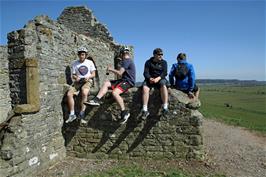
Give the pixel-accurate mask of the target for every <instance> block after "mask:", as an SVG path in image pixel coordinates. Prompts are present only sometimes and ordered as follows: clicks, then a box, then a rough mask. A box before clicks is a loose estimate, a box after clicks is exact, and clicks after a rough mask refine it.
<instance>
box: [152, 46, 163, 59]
mask: <svg viewBox="0 0 266 177" xmlns="http://www.w3.org/2000/svg"><path fill="white" fill-rule="evenodd" d="M153 56H154V58H155V59H157V60H161V59H162V58H163V50H162V49H160V48H156V49H154V50H153Z"/></svg>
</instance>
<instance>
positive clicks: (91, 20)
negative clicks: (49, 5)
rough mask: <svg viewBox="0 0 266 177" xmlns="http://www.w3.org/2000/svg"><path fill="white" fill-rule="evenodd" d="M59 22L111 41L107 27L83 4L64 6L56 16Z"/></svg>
mask: <svg viewBox="0 0 266 177" xmlns="http://www.w3.org/2000/svg"><path fill="white" fill-rule="evenodd" d="M58 22H59V23H60V24H63V25H65V26H66V27H68V28H69V29H71V30H73V31H75V32H77V33H79V34H84V35H86V36H88V37H97V38H100V39H102V40H105V41H110V42H111V41H113V37H112V36H111V34H110V33H109V31H108V29H107V27H106V26H105V25H103V24H102V23H99V22H98V20H97V19H96V18H95V17H94V15H93V14H92V11H91V10H90V9H88V8H87V7H84V6H79V7H68V8H65V9H64V11H63V12H62V14H61V15H60V17H59V18H58Z"/></svg>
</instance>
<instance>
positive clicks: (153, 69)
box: [142, 48, 168, 119]
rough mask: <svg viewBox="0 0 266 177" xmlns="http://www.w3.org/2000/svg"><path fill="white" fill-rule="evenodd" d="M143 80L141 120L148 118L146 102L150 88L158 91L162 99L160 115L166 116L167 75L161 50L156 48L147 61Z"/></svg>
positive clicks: (165, 63)
mask: <svg viewBox="0 0 266 177" xmlns="http://www.w3.org/2000/svg"><path fill="white" fill-rule="evenodd" d="M143 75H144V78H145V81H144V82H143V95H142V101H143V108H142V119H146V118H147V117H148V116H149V114H150V113H149V111H148V102H149V92H150V89H151V88H158V89H160V94H161V99H162V103H163V104H162V107H163V110H162V113H163V114H164V115H166V114H167V113H168V90H167V87H166V86H167V84H168V81H167V80H166V78H165V77H166V75H167V62H166V60H164V59H163V50H162V49H160V48H156V49H154V50H153V57H151V58H150V59H148V60H147V61H146V63H145V67H144V73H143Z"/></svg>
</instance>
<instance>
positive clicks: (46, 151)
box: [0, 7, 202, 177]
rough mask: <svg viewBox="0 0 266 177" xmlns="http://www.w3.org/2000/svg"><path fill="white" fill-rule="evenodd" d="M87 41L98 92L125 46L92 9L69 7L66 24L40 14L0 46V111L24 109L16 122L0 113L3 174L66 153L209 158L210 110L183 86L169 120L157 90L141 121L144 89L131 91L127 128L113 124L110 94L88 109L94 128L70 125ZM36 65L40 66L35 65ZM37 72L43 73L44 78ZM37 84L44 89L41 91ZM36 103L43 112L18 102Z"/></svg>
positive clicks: (32, 170) (24, 172) (19, 172)
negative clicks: (69, 102) (76, 69)
mask: <svg viewBox="0 0 266 177" xmlns="http://www.w3.org/2000/svg"><path fill="white" fill-rule="evenodd" d="M77 17H84V18H81V20H82V22H84V23H81V22H79V21H77V22H76V21H75V20H73V19H76V18H77ZM85 22H86V23H85ZM87 22H88V23H87ZM74 23H77V24H75V25H73V24H74ZM69 24H72V26H73V27H75V28H71V26H69ZM79 24H84V25H80V26H79ZM80 46H85V47H87V48H88V50H89V52H88V53H89V55H90V56H92V57H93V58H94V60H95V63H96V66H97V77H96V79H95V80H94V87H93V88H92V89H91V91H92V93H96V92H97V91H98V89H99V87H100V86H101V85H102V83H103V82H104V81H105V80H106V79H112V78H114V75H112V74H111V75H109V76H106V75H105V71H106V66H107V64H112V65H117V64H118V62H117V55H118V53H119V49H120V47H121V46H120V45H118V44H116V43H114V42H113V39H112V38H111V37H110V34H109V32H108V30H107V28H106V27H104V26H103V25H101V24H100V23H98V22H97V20H96V19H95V17H93V15H92V13H91V11H90V10H88V9H87V8H86V7H71V8H66V9H65V11H64V12H63V13H62V14H61V16H60V17H59V19H58V22H57V21H53V20H51V19H50V18H49V17H47V16H37V17H36V18H35V19H33V20H31V21H29V22H28V24H26V25H25V27H24V28H23V29H20V30H17V31H13V32H11V33H9V34H8V49H7V48H6V47H1V48H0V49H1V60H0V65H1V70H0V71H1V72H0V76H1V77H0V81H1V82H0V94H1V98H3V99H0V108H1V111H0V112H1V116H2V112H3V115H6V114H7V112H8V111H9V110H10V108H11V107H12V108H13V111H11V113H12V112H13V113H14V112H16V114H14V115H13V116H9V118H10V119H8V120H6V117H3V118H1V117H0V121H1V119H2V120H3V121H5V123H4V124H0V176H15V177H24V176H35V174H36V173H37V172H39V171H40V170H45V169H46V168H48V167H49V166H50V165H52V164H54V163H56V162H58V161H60V160H61V159H63V158H64V157H65V156H66V155H73V156H78V157H86V158H118V159H123V158H124V159H125V158H141V157H144V158H200V157H201V156H202V136H201V131H202V130H201V118H202V115H201V114H200V113H199V112H198V111H197V110H196V108H198V106H199V105H198V104H197V103H193V104H192V103H189V101H188V100H187V97H186V96H185V95H184V94H182V93H181V92H180V93H179V92H177V91H171V93H172V94H171V95H172V96H171V97H170V115H169V116H167V118H163V117H162V116H160V115H159V109H160V105H161V103H160V99H159V98H160V97H159V95H158V92H156V91H155V92H154V93H153V94H152V95H151V98H150V105H149V109H150V110H151V116H150V119H148V120H146V122H145V121H139V120H138V119H139V112H140V109H141V99H140V98H141V95H140V94H141V93H140V91H139V90H136V89H131V92H129V93H128V94H124V95H123V97H124V98H125V102H126V104H127V107H129V108H130V111H131V118H130V120H129V121H128V123H127V124H126V125H122V126H121V125H119V124H118V123H117V122H115V121H112V119H115V118H118V117H119V115H120V111H119V109H118V105H117V104H116V103H115V102H114V100H113V99H112V98H110V97H108V96H107V97H106V99H105V100H104V101H105V103H104V104H103V105H102V106H101V107H99V108H92V107H88V108H87V110H86V113H87V116H86V120H88V124H87V125H85V126H84V125H80V124H79V121H78V120H77V121H74V122H73V123H70V124H65V123H64V120H65V119H66V117H67V114H68V110H67V109H66V102H65V93H66V89H67V87H68V84H71V82H72V81H71V79H70V65H71V63H72V62H73V61H74V60H75V59H77V55H76V53H77V48H78V47H80ZM131 48H132V47H131ZM132 50H133V48H132ZM2 51H3V52H2ZM6 51H8V55H7V54H6ZM29 59H34V63H31V62H29ZM7 63H8V64H7ZM31 64H34V66H33V65H31ZM29 65H30V67H33V68H31V69H34V71H29V70H28V69H27V67H29ZM7 66H8V67H7ZM35 66H38V67H37V68H34V67H35ZM116 67H117V66H116ZM139 69H140V68H139ZM141 69H142V68H141ZM32 73H38V76H39V78H38V79H39V82H38V79H36V78H32V77H31V76H32V75H31V74H32ZM31 78H32V80H31ZM31 81H34V82H33V83H34V84H30V82H31ZM34 88H36V90H34ZM37 88H38V91H39V93H38V92H34V91H37ZM32 89H33V90H34V91H32ZM6 90H7V91H6ZM33 92H34V94H31V93H33ZM3 93H4V94H3ZM6 93H7V94H6ZM9 93H10V94H9ZM36 93H38V94H36ZM3 95H4V96H3ZM9 95H10V96H9ZM34 98H36V99H34ZM38 99H39V100H38ZM35 104H38V109H34V111H32V110H33V108H32V107H31V108H27V109H26V110H28V109H29V110H30V111H25V109H24V108H25V106H24V108H23V109H19V111H16V108H18V107H20V106H18V105H35ZM22 107H23V106H22ZM23 110H24V111H23ZM77 111H78V110H77ZM10 115H12V114H10ZM0 123H1V122H0Z"/></svg>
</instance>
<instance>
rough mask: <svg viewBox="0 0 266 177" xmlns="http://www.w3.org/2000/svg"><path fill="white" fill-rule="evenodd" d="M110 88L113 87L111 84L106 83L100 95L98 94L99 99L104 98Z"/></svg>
mask: <svg viewBox="0 0 266 177" xmlns="http://www.w3.org/2000/svg"><path fill="white" fill-rule="evenodd" d="M108 87H111V82H110V81H105V82H104V84H103V86H102V88H101V89H100V91H99V93H98V94H97V97H98V98H99V99H100V98H102V97H103V96H104V95H105V94H106V93H107V91H108Z"/></svg>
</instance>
